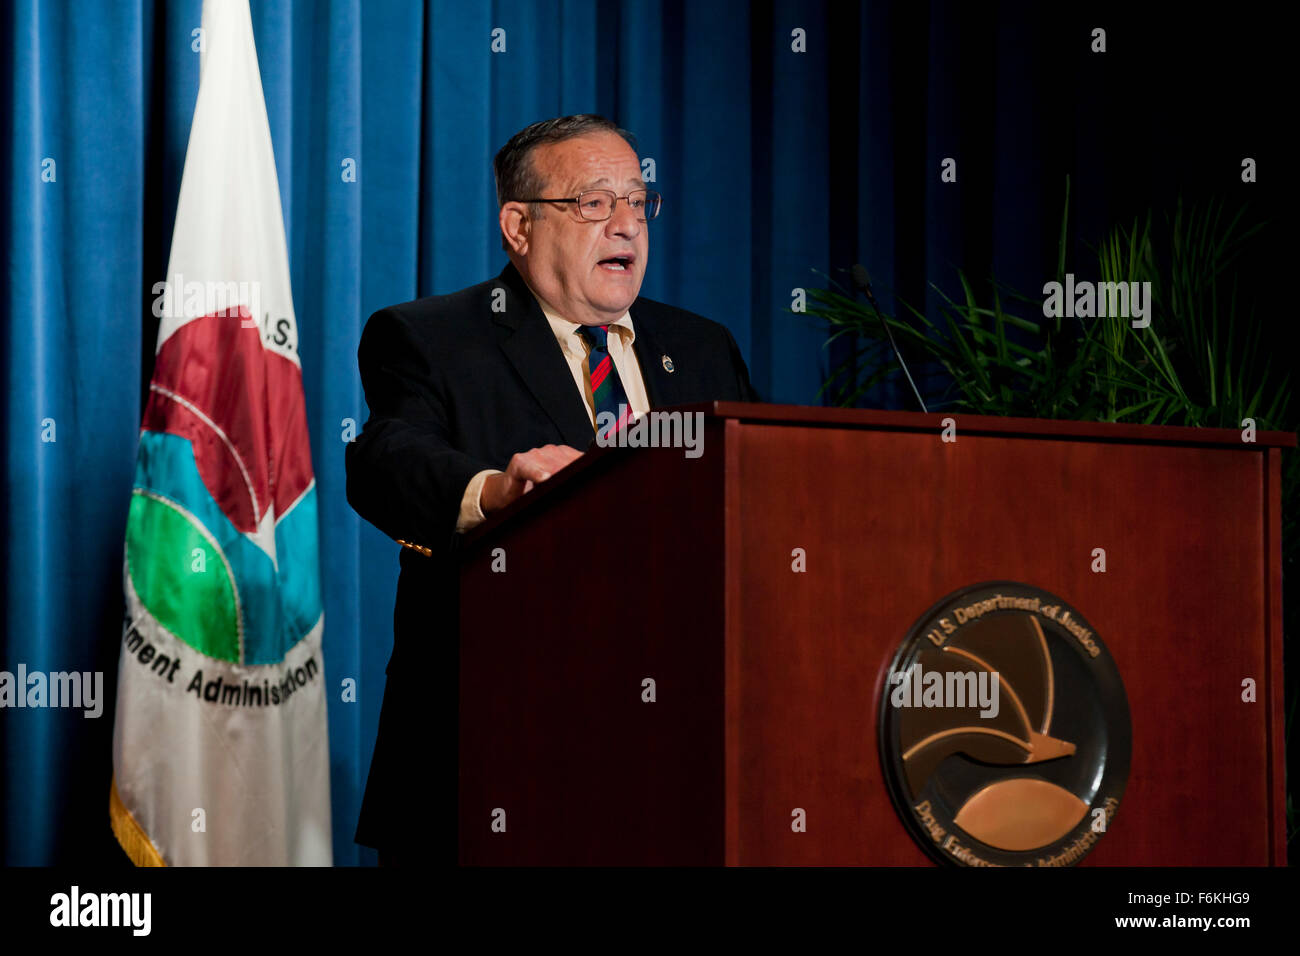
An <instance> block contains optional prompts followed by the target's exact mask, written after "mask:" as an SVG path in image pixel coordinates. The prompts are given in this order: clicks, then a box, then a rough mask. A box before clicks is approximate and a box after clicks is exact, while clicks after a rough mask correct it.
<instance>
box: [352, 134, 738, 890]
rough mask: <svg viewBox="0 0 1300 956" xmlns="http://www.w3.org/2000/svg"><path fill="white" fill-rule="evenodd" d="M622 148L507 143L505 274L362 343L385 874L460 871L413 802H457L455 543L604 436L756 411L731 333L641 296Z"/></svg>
mask: <svg viewBox="0 0 1300 956" xmlns="http://www.w3.org/2000/svg"><path fill="white" fill-rule="evenodd" d="M630 140H631V137H630V136H629V135H628V134H627V133H625V132H624V131H622V130H620V129H619V128H618V127H617V126H615V125H614V124H613V123H611V122H609V121H608V120H606V119H603V118H602V117H599V116H591V115H581V116H569V117H563V118H560V119H555V120H548V121H545V122H542V123H535V124H533V125H532V126H529V127H528V128H526V129H524V130H522V131H521V132H519V133H517V134H516V135H515V136H514V137H512V138H511V140H510V142H508V143H507V144H506V145H505V146H504V147H502V149H501V151H500V152H499V153H498V154H497V156H496V160H495V162H494V171H495V173H496V183H497V199H498V204H499V206H500V214H499V223H500V226H501V236H502V245H503V247H504V248H505V250H506V252H507V254H508V255H509V258H510V264H509V265H507V266H506V267H505V269H503V270H502V272H501V274H500V275H499V276H497V277H496V278H495V279H492V280H490V281H488V282H484V283H481V284H479V285H476V286H472V287H470V288H468V289H464V290H462V291H460V292H456V293H452V294H451V295H444V296H433V297H430V298H426V299H419V300H417V301H415V302H407V303H404V304H402V305H395V306H390V307H389V308H386V309H381V310H380V311H378V312H376V313H375V314H374V315H373V316H371V317H370V321H369V322H368V323H367V324H366V328H365V332H364V333H363V335H362V338H361V347H360V349H359V352H358V359H359V362H360V366H361V379H362V383H363V385H364V386H365V392H366V403H367V404H368V406H369V408H370V419H369V420H368V421H367V422H366V424H365V427H364V428H363V430H362V432H361V434H360V435H359V436H358V437H357V440H356V441H355V442H354V443H352V444H350V445H349V446H348V448H347V475H348V489H347V491H348V501H349V502H350V503H351V505H352V507H353V508H355V509H356V510H357V512H358V513H359V514H360V515H361V516H362V517H364V518H365V519H366V520H368V521H370V522H371V523H372V524H374V525H375V526H376V527H378V528H379V529H380V530H381V531H383V532H384V533H386V534H388V535H390V536H391V537H393V538H394V539H396V540H398V541H400V542H401V543H402V544H404V545H406V547H404V548H403V550H402V553H401V566H402V571H401V576H400V578H399V580H398V588H397V607H396V611H395V614H394V631H395V641H394V648H393V656H392V658H391V659H390V660H389V664H388V670H387V674H388V680H387V687H386V688H385V691H384V703H383V710H382V712H381V714H380V721H379V734H378V737H377V739H376V742H375V754H374V758H373V761H372V763H371V767H370V777H369V779H368V781H367V784H366V794H365V799H364V802H363V805H362V810H361V820H360V822H359V825H358V827H357V834H356V840H357V842H358V843H362V844H364V845H368V846H374V847H377V848H379V850H380V858H381V863H385V864H389V863H401V862H406V861H415V860H417V859H418V860H421V861H427V860H428V859H429V858H430V856H432V858H433V859H438V860H440V861H448V862H450V861H452V860H454V859H455V848H456V842H455V841H456V834H455V823H454V821H453V820H448V819H447V818H446V816H445V815H444V814H443V812H442V809H441V807H438V808H437V809H433V810H430V809H429V804H428V803H427V802H425V801H426V800H427V798H429V797H433V798H434V799H435V800H438V801H439V802H441V800H443V799H446V798H448V797H450V796H452V795H453V794H454V792H455V778H456V769H455V753H456V749H455V747H456V739H455V736H456V681H457V672H456V647H457V625H458V619H457V614H458V613H459V612H458V608H457V571H456V549H457V542H458V540H459V533H461V532H464V531H467V530H469V529H470V528H472V527H474V526H475V525H477V524H479V523H480V522H482V521H483V520H484V518H485V516H486V515H488V514H490V513H492V512H493V511H497V510H500V509H501V508H504V507H505V506H506V505H508V504H509V503H510V502H512V501H514V500H515V499H516V498H518V497H520V496H521V495H523V494H525V493H527V492H528V491H529V490H530V489H531V488H532V487H533V485H534V484H536V483H538V482H542V481H545V480H547V479H548V478H549V477H550V476H551V475H553V474H555V473H556V472H557V471H559V470H560V469H562V468H563V467H564V466H565V465H567V464H569V463H570V462H571V461H573V460H574V459H575V458H577V457H580V456H581V455H582V454H583V452H584V451H585V450H587V449H588V448H589V447H590V446H591V445H592V444H593V439H594V438H596V437H597V426H598V425H599V426H600V428H601V429H602V430H603V433H602V436H601V437H605V436H606V435H608V434H609V433H611V432H613V431H616V430H617V429H619V428H622V427H628V424H629V422H630V421H631V420H632V416H640V415H643V414H645V413H646V412H647V411H648V410H649V409H651V408H663V407H669V406H673V405H682V404H686V403H690V402H701V401H711V400H730V401H757V400H758V396H757V394H756V393H755V392H754V389H753V387H752V386H751V385H750V382H749V373H748V371H747V370H746V368H745V363H744V360H743V359H742V358H741V356H740V351H739V349H738V348H737V347H736V343H735V340H734V339H733V338H732V336H731V333H730V332H728V331H727V329H726V328H725V327H724V326H722V325H719V324H717V323H716V322H712V321H710V320H708V319H705V318H703V317H701V316H698V315H695V314H693V313H690V312H686V311H683V310H681V309H677V308H674V307H672V306H669V305H664V304H662V303H659V302H653V301H651V300H649V299H643V298H640V297H639V295H638V293H639V291H640V288H641V281H642V278H643V277H644V275H645V268H646V262H647V256H648V253H649V232H648V224H649V222H650V221H652V220H653V219H654V217H655V216H656V215H657V214H658V212H659V206H660V197H659V195H658V193H656V192H654V191H652V190H647V189H646V187H645V184H644V183H643V181H642V179H641V166H640V162H639V160H638V158H637V154H636V152H635V150H634V149H633V148H632V146H631V145H630ZM475 612H476V609H473V608H469V609H465V610H464V612H463V613H475ZM538 638H539V640H560V639H562V638H563V635H562V633H560V632H559V630H557V631H556V632H555V633H549V632H547V633H539V635H538ZM431 791H432V792H431ZM433 833H437V836H436V837H435V836H433V835H432V834H433Z"/></svg>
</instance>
